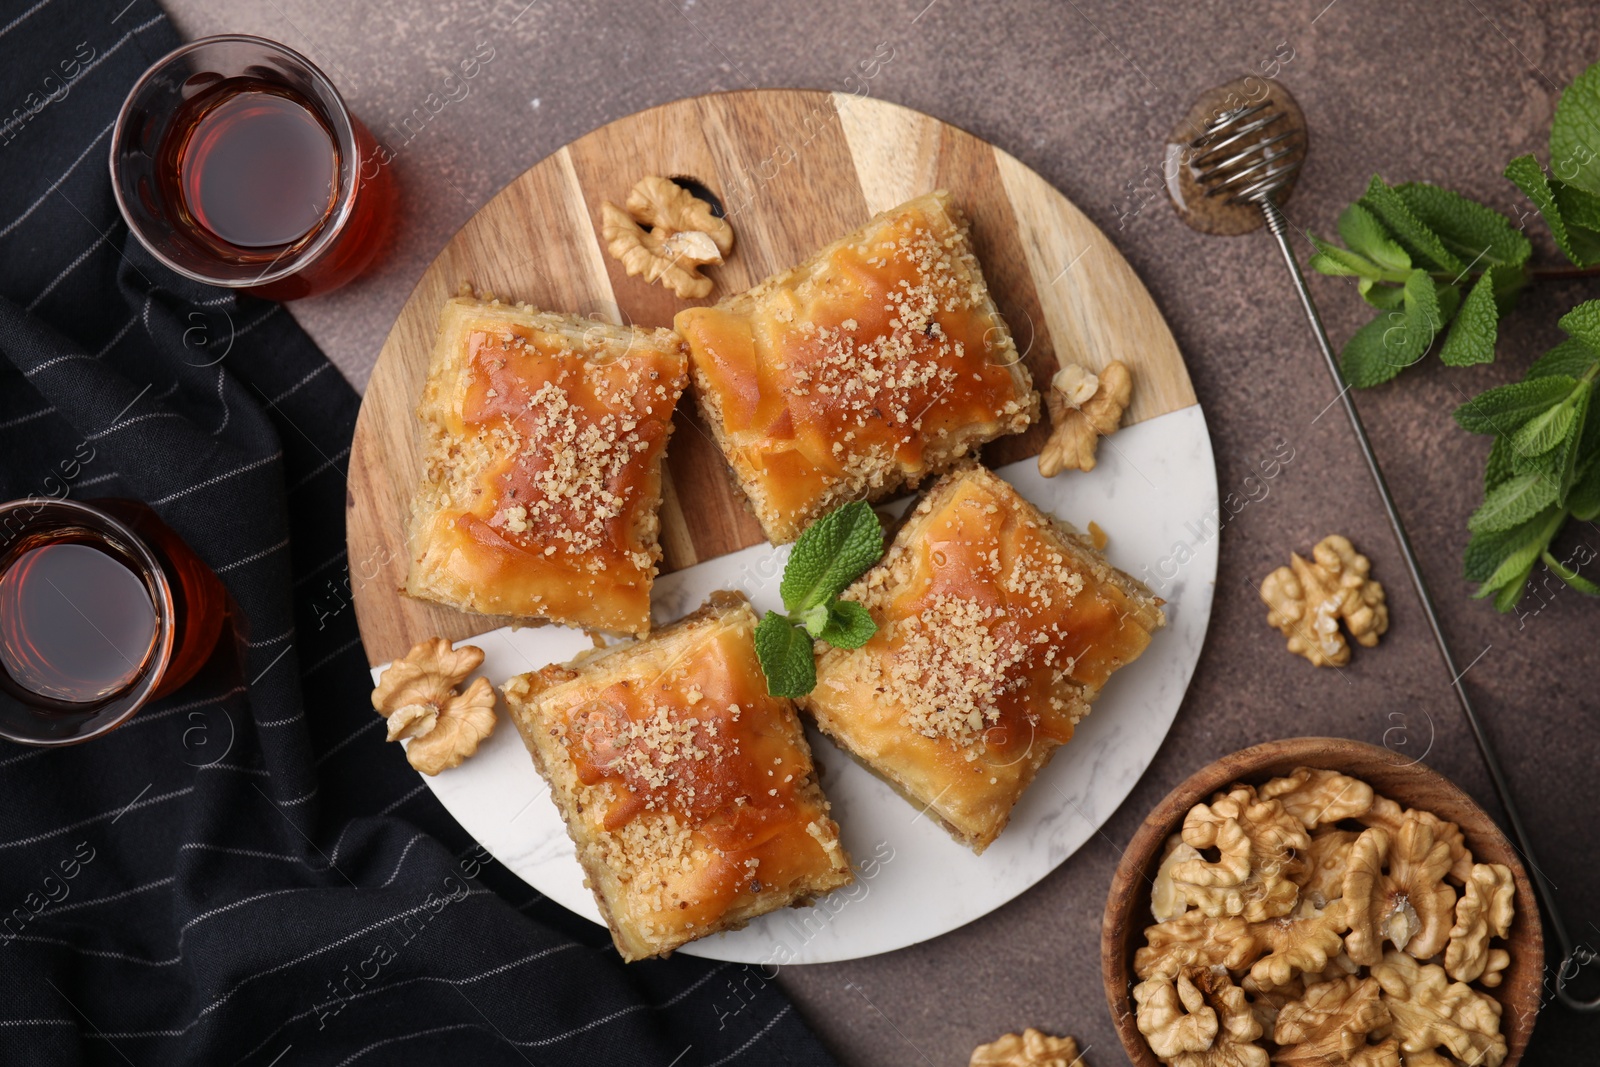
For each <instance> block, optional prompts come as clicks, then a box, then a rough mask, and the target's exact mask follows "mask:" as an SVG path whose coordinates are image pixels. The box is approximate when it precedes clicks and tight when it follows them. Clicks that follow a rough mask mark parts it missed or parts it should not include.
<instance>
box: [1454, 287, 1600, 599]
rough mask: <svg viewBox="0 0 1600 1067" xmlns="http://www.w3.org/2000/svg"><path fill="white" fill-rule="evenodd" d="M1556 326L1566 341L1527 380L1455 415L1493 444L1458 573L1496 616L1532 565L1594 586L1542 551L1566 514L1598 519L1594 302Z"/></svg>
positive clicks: (1593, 590) (1599, 589)
mask: <svg viewBox="0 0 1600 1067" xmlns="http://www.w3.org/2000/svg"><path fill="white" fill-rule="evenodd" d="M1560 325H1561V328H1562V329H1564V330H1566V331H1567V333H1568V334H1570V335H1571V336H1570V337H1569V339H1568V340H1566V341H1564V342H1562V343H1561V344H1559V345H1557V346H1556V347H1555V348H1553V349H1551V350H1550V351H1549V352H1546V353H1545V354H1544V355H1543V356H1542V357H1540V359H1539V361H1538V362H1537V363H1535V364H1534V365H1533V367H1532V368H1530V369H1529V371H1528V377H1527V378H1525V379H1524V380H1523V381H1520V382H1512V383H1511V384H1510V385H1502V386H1499V387H1498V388H1495V389H1490V390H1488V391H1487V392H1484V393H1480V394H1479V395H1478V396H1476V397H1474V398H1473V399H1471V400H1469V401H1467V403H1465V404H1463V405H1461V407H1459V408H1457V409H1456V412H1455V418H1456V422H1457V423H1459V424H1460V425H1461V428H1462V429H1464V430H1467V431H1469V432H1471V433H1482V434H1493V435H1494V436H1495V443H1494V447H1493V449H1491V451H1490V453H1489V464H1488V467H1487V469H1486V471H1485V473H1484V495H1483V503H1482V504H1481V505H1479V507H1478V510H1477V511H1474V512H1473V513H1472V517H1471V518H1469V519H1468V520H1467V529H1469V530H1471V531H1472V539H1471V540H1470V541H1469V542H1468V543H1467V551H1466V558H1465V560H1464V565H1463V568H1462V575H1463V577H1465V578H1466V579H1467V580H1468V581H1472V582H1477V583H1478V590H1477V593H1476V594H1475V595H1476V596H1478V597H1493V598H1494V603H1495V607H1496V608H1498V609H1499V610H1500V611H1510V610H1511V609H1512V608H1514V607H1515V606H1516V604H1517V601H1518V600H1520V599H1521V598H1522V591H1523V587H1524V585H1525V584H1526V583H1527V581H1528V578H1529V576H1530V575H1531V574H1532V573H1533V568H1534V566H1535V565H1536V564H1538V563H1539V562H1541V561H1542V562H1543V563H1544V564H1545V566H1547V567H1548V568H1549V569H1550V570H1551V572H1553V573H1554V574H1555V575H1556V577H1558V578H1560V579H1561V580H1562V581H1563V582H1565V583H1567V584H1568V585H1570V586H1571V587H1572V588H1574V589H1576V590H1578V591H1579V592H1582V593H1586V594H1588V595H1591V596H1594V595H1600V586H1597V585H1596V584H1595V583H1594V582H1593V581H1591V580H1590V579H1588V578H1586V577H1584V576H1583V575H1582V574H1579V573H1578V572H1577V571H1576V570H1575V569H1573V568H1572V567H1570V566H1568V565H1567V564H1565V563H1562V562H1561V561H1560V560H1558V559H1556V557H1555V556H1554V555H1552V554H1551V552H1550V543H1551V542H1552V541H1553V540H1554V539H1555V537H1556V535H1557V534H1558V533H1559V532H1560V531H1561V528H1562V527H1563V526H1564V525H1565V524H1566V521H1567V519H1568V517H1569V516H1570V517H1576V518H1578V519H1579V520H1580V521H1587V520H1589V519H1592V518H1593V517H1594V516H1595V514H1596V513H1597V512H1600V409H1597V407H1596V405H1595V404H1594V403H1593V400H1594V389H1595V382H1596V380H1600V300H1592V301H1589V302H1588V303H1586V304H1580V305H1578V307H1576V308H1574V309H1573V310H1572V311H1570V312H1568V313H1567V314H1566V315H1565V316H1563V317H1562V319H1561V323H1560Z"/></svg>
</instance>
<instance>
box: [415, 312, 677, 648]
mask: <svg viewBox="0 0 1600 1067" xmlns="http://www.w3.org/2000/svg"><path fill="white" fill-rule="evenodd" d="M686 372H687V357H686V356H685V353H684V349H683V343H682V341H681V339H680V338H679V337H678V335H677V334H675V333H673V332H672V331H671V330H644V329H638V328H635V327H628V326H612V325H609V324H606V323H601V322H595V321H593V320H590V319H584V318H578V317H576V316H567V315H556V314H551V313H549V312H544V311H537V310H535V309H533V308H530V307H527V306H525V305H524V306H515V307H514V306H509V305H505V304H500V303H498V302H494V301H490V302H481V301H478V300H473V299H469V298H465V297H457V298H455V299H452V300H449V301H447V302H446V303H445V306H444V311H443V313H442V314H441V315H440V318H439V337H438V342H437V344H436V346H435V348H434V351H433V362H432V365H431V366H430V368H429V371H428V381H427V385H426V387H425V388H424V389H423V393H422V403H421V404H420V405H419V406H418V408H417V416H418V418H419V419H421V421H422V426H423V433H424V437H425V439H424V442H423V475H422V484H421V486H420V487H418V489H417V494H416V497H415V499H414V500H413V502H412V509H411V526H410V531H409V544H410V549H411V568H410V572H409V574H408V575H407V577H406V586H405V591H406V592H407V593H409V594H410V595H412V596H414V597H422V598H424V599H427V600H435V601H438V602H439V603H441V604H448V605H450V606H451V607H453V608H458V609H460V610H461V611H474V612H481V613H483V614H485V615H510V616H513V617H516V618H523V619H548V620H551V621H553V622H562V623H568V624H571V625H574V626H588V627H593V628H595V629H599V630H609V631H615V632H625V633H643V632H645V631H647V630H648V629H649V628H650V585H651V582H652V581H653V580H654V578H655V571H656V563H657V561H658V560H660V558H661V546H660V544H659V541H658V539H657V533H658V530H659V528H660V520H659V518H658V516H657V509H658V508H659V507H660V503H661V457H662V453H663V452H664V451H665V449H666V445H667V438H668V436H669V435H670V434H671V433H672V409H673V406H674V405H675V404H677V402H678V396H679V395H680V394H681V393H682V392H683V387H684V381H685V377H686Z"/></svg>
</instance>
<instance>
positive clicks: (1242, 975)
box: [1101, 737, 1544, 1067]
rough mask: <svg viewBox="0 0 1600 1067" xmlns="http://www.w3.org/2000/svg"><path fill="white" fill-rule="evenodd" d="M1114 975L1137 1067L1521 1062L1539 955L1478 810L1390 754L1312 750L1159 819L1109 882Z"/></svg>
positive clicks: (1120, 1027) (1494, 833) (1497, 841)
mask: <svg viewBox="0 0 1600 1067" xmlns="http://www.w3.org/2000/svg"><path fill="white" fill-rule="evenodd" d="M1101 966H1102V968H1103V970H1104V973H1105V981H1106V995H1107V997H1108V998H1109V1000H1110V1003H1111V1016H1112V1019H1113V1020H1114V1021H1115V1022H1116V1026H1117V1031H1118V1034H1119V1035H1120V1036H1121V1038H1122V1043H1123V1046H1124V1047H1125V1048H1126V1050H1127V1053H1128V1057H1129V1059H1130V1060H1132V1062H1133V1063H1134V1064H1135V1065H1136V1067H1160V1065H1166V1067H1268V1065H1269V1064H1271V1065H1283V1067H1313V1065H1315V1067H1332V1065H1339V1064H1348V1065H1350V1067H1402V1065H1404V1067H1456V1065H1471V1067H1508V1065H1512V1064H1515V1063H1517V1062H1518V1061H1519V1060H1520V1059H1521V1058H1522V1053H1523V1050H1524V1049H1526V1048H1527V1044H1528V1038H1529V1036H1530V1035H1531V1034H1532V1032H1533V1024H1534V1020H1535V1018H1536V1017H1537V1015H1538V1011H1539V1004H1540V994H1541V984H1542V982H1543V976H1544V943H1543V936H1542V934H1541V931H1540V924H1539V911H1538V907H1537V905H1536V903H1535V900H1534V896H1533V887H1532V885H1531V884H1530V883H1529V882H1528V876H1527V873H1526V872H1525V871H1524V870H1523V867H1522V864H1521V862H1520V861H1519V860H1518V858H1517V854H1516V852H1515V850H1513V848H1512V847H1511V844H1510V842H1508V841H1507V840H1506V838H1505V836H1504V835H1503V834H1502V833H1501V832H1500V829H1499V827H1497V826H1496V825H1495V824H1494V821H1493V820H1492V819H1490V818H1489V816H1488V815H1487V814H1486V813H1485V812H1484V811H1483V809H1482V808H1480V807H1479V806H1478V805H1477V803H1476V802H1475V801H1473V799H1472V798H1471V797H1469V796H1468V795H1467V794H1466V793H1464V792H1462V791H1461V789H1460V788H1458V787H1457V786H1456V785H1454V784H1453V783H1452V782H1450V781H1449V780H1448V779H1446V778H1444V777H1443V776H1441V775H1440V774H1438V773H1437V772H1435V771H1432V770H1430V769H1428V768H1427V767H1425V766H1423V765H1422V764H1420V763H1417V762H1414V761H1410V760H1406V759H1403V758H1401V757H1399V756H1397V755H1396V754H1395V753H1394V752H1391V751H1389V750H1388V749H1384V748H1379V747H1377V746H1375V745H1368V744H1363V743H1361V742H1358V741H1348V740H1344V739H1340V738H1330V737H1302V738H1295V739H1292V740H1286V741H1272V742H1268V743H1266V744H1262V745H1256V746H1255V747H1253V748H1247V749H1244V750H1243V751H1240V752H1235V753H1234V754H1232V755H1231V756H1226V757H1224V758H1222V759H1220V760H1218V761H1217V762H1215V763H1213V764H1211V765H1210V766H1208V767H1205V768H1204V769H1202V770H1200V771H1199V772H1198V773H1196V774H1194V775H1193V776H1191V777H1190V778H1189V780H1188V781H1186V782H1184V783H1183V784H1182V785H1180V786H1179V787H1178V788H1177V789H1175V790H1173V791H1172V792H1171V793H1170V794H1168V796H1167V797H1166V799H1165V800H1163V801H1162V802H1161V803H1160V804H1159V805H1157V806H1156V808H1155V810H1154V811H1152V812H1151V813H1150V815H1149V816H1148V817H1147V818H1146V819H1145V821H1144V824H1143V825H1142V826H1141V827H1140V828H1139V831H1138V832H1137V833H1136V834H1135V835H1134V837H1133V840H1132V842H1130V843H1129V845H1128V849H1127V851H1126V852H1125V853H1124V854H1123V858H1122V862H1121V864H1120V865H1119V866H1118V868H1117V873H1116V876H1115V877H1114V878H1113V879H1112V884H1111V895H1110V897H1109V899H1108V900H1107V902H1106V913H1105V924H1104V927H1103V928H1102V932H1101Z"/></svg>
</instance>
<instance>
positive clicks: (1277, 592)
mask: <svg viewBox="0 0 1600 1067" xmlns="http://www.w3.org/2000/svg"><path fill="white" fill-rule="evenodd" d="M1289 560H1290V565H1289V566H1287V567H1279V568H1278V569H1277V570H1275V571H1273V572H1272V573H1271V574H1269V575H1267V576H1266V578H1264V579H1262V582H1261V599H1262V601H1263V602H1264V603H1265V604H1266V605H1267V607H1268V608H1270V609H1272V610H1270V611H1269V612H1267V623H1268V624H1269V625H1272V626H1276V627H1277V628H1278V629H1279V630H1280V631H1281V632H1282V633H1283V636H1285V637H1287V638H1288V639H1289V651H1290V652H1294V653H1296V654H1297V655H1301V656H1304V657H1305V658H1306V659H1307V660H1308V661H1309V662H1310V663H1311V665H1312V666H1313V667H1326V666H1333V667H1343V666H1344V665H1345V664H1347V663H1349V662H1350V645H1349V644H1348V642H1346V640H1345V636H1344V634H1342V633H1340V632H1339V623H1340V622H1341V621H1342V622H1343V623H1344V625H1345V629H1346V630H1348V631H1349V632H1350V636H1351V637H1352V638H1354V639H1355V641H1356V643H1357V644H1359V645H1363V646H1365V647H1367V648H1373V647H1375V646H1376V645H1377V643H1378V638H1379V637H1381V636H1382V635H1383V634H1384V633H1385V632H1386V631H1387V630H1388V629H1389V606H1388V604H1387V602H1386V601H1385V599H1384V594H1383V586H1382V585H1379V584H1378V583H1377V582H1375V581H1373V580H1372V579H1371V578H1369V577H1367V576H1368V574H1370V573H1371V571H1372V562H1371V561H1370V560H1369V559H1367V557H1366V556H1363V555H1362V554H1361V553H1359V552H1357V551H1356V550H1355V546H1354V545H1352V544H1351V543H1350V540H1349V538H1346V537H1341V536H1339V535H1338V534H1333V535H1331V536H1328V537H1324V538H1323V539H1322V540H1321V541H1319V542H1317V547H1316V548H1314V549H1312V551H1311V561H1310V562H1307V561H1306V560H1305V559H1303V558H1302V557H1301V556H1300V555H1299V553H1292V554H1291V555H1290V557H1289Z"/></svg>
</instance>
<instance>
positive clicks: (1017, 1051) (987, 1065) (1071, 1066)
mask: <svg viewBox="0 0 1600 1067" xmlns="http://www.w3.org/2000/svg"><path fill="white" fill-rule="evenodd" d="M967 1067H1088V1064H1087V1063H1085V1062H1084V1060H1083V1057H1082V1056H1080V1055H1079V1054H1078V1043H1077V1042H1076V1041H1074V1040H1073V1039H1072V1038H1070V1037H1051V1036H1050V1035H1049V1034H1046V1033H1043V1032H1041V1031H1039V1030H1035V1029H1034V1028H1033V1027H1031V1026H1030V1027H1028V1028H1027V1029H1026V1030H1024V1031H1022V1033H1020V1034H1006V1035H1005V1036H1003V1037H1001V1038H999V1039H997V1040H995V1041H991V1042H989V1043H988V1044H987V1045H979V1046H978V1047H977V1048H975V1049H973V1050H972V1058H971V1059H970V1060H969V1061H968V1062H967Z"/></svg>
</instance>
